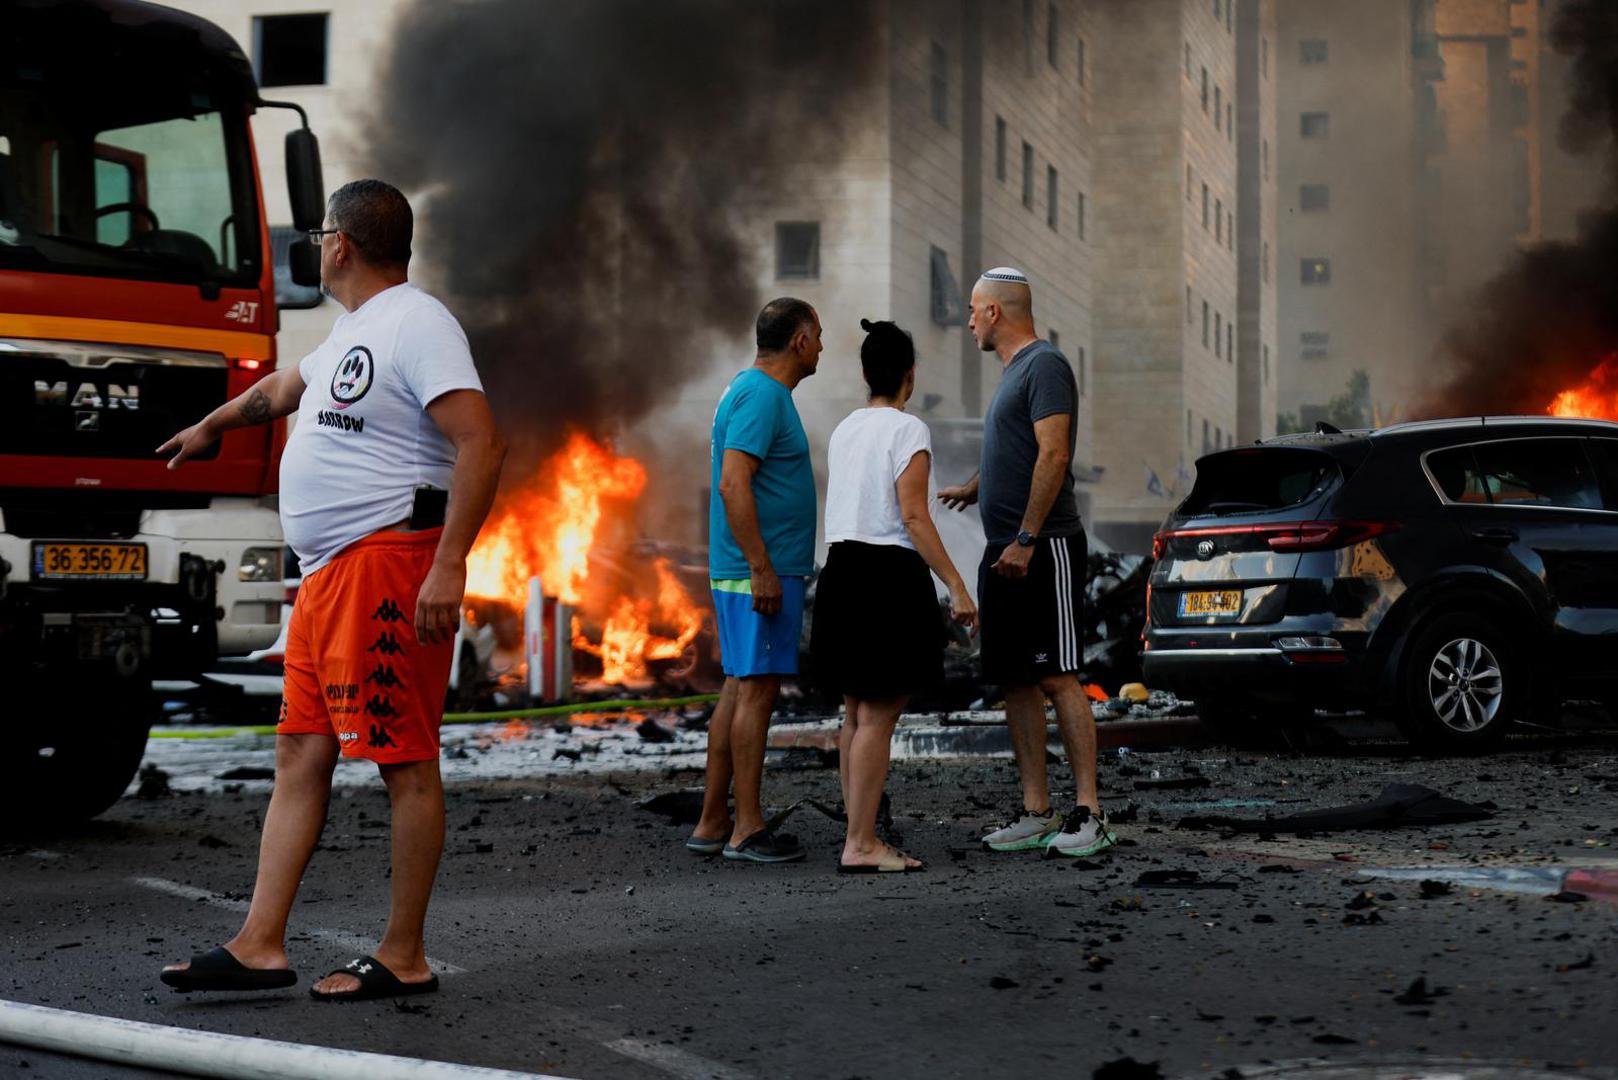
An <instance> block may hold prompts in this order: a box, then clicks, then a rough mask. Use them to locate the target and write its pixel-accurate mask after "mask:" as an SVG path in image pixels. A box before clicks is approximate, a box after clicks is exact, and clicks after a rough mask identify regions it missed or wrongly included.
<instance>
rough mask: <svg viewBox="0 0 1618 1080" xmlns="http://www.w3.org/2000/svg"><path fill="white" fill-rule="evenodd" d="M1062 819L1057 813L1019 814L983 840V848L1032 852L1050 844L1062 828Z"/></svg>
mask: <svg viewBox="0 0 1618 1080" xmlns="http://www.w3.org/2000/svg"><path fill="white" fill-rule="evenodd" d="M1061 825H1062V819H1061V818H1059V817H1057V816H1056V811H1054V810H1047V811H1045V812H1044V813H1043V814H1036V813H1034V812H1033V811H1032V810H1022V811H1020V812H1018V813H1017V814H1016V815H1015V816H1014V817H1013V818H1012V819H1011V820H1010V821H1008V822H1007V823H1006V824H1005V825H1003V826H1001V827H1000V828H998V829H996V830H994V832H992V833H990V834H989V835H988V836H985V837H984V838H983V846H984V847H985V848H987V849H989V850H990V851H1032V850H1034V849H1035V848H1042V847H1044V846H1045V845H1046V844H1047V843H1049V842H1050V838H1051V837H1053V836H1055V835H1056V833H1057V831H1058V830H1059V829H1060V828H1061Z"/></svg>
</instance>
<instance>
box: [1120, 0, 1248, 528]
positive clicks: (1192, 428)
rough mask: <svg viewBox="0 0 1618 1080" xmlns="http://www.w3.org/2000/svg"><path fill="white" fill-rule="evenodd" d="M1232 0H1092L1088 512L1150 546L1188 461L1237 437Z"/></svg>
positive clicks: (1187, 473) (1180, 487)
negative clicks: (1096, 474) (1092, 407)
mask: <svg viewBox="0 0 1618 1080" xmlns="http://www.w3.org/2000/svg"><path fill="white" fill-rule="evenodd" d="M1235 7H1236V4H1235V3H1234V2H1233V0H1130V2H1129V3H1111V2H1108V3H1097V4H1094V5H1092V7H1091V19H1092V25H1093V26H1094V27H1095V35H1094V36H1095V40H1096V48H1095V56H1096V61H1095V67H1096V78H1095V83H1096V88H1095V106H1094V107H1095V132H1096V151H1095V160H1096V166H1095V188H1096V197H1095V203H1096V216H1097V219H1098V222H1099V223H1100V229H1101V237H1100V248H1101V261H1100V265H1099V267H1098V269H1097V277H1096V281H1095V285H1094V287H1093V288H1094V295H1095V326H1096V330H1095V382H1096V395H1097V400H1096V411H1095V417H1096V445H1097V447H1098V456H1097V463H1098V464H1099V465H1101V466H1103V467H1104V468H1105V470H1106V471H1105V473H1104V474H1103V476H1102V477H1101V479H1100V482H1099V483H1098V485H1097V491H1096V498H1095V503H1096V506H1095V512H1094V514H1093V515H1092V525H1093V530H1094V532H1095V534H1096V535H1097V536H1099V537H1100V538H1101V539H1102V540H1103V541H1105V542H1106V543H1109V544H1111V545H1113V546H1115V547H1119V548H1123V549H1125V550H1131V551H1141V550H1145V549H1146V548H1147V547H1149V545H1150V539H1151V534H1152V533H1153V532H1154V531H1155V530H1156V529H1157V527H1158V526H1159V525H1160V524H1161V523H1162V520H1163V518H1164V516H1165V515H1166V514H1167V513H1168V511H1169V510H1170V509H1172V507H1173V505H1174V503H1175V502H1176V501H1177V500H1178V498H1179V497H1183V495H1184V494H1185V492H1186V491H1187V490H1188V489H1189V485H1190V482H1191V479H1192V468H1191V466H1192V462H1193V461H1194V460H1195V459H1196V458H1197V457H1198V456H1199V455H1201V454H1202V453H1205V452H1206V451H1208V450H1212V449H1215V448H1218V447H1223V446H1229V445H1233V444H1234V442H1235V441H1236V439H1237V437H1238V435H1237V432H1238V430H1239V428H1240V420H1239V416H1240V413H1241V402H1240V398H1241V382H1242V381H1241V378H1240V374H1239V372H1240V370H1241V369H1240V368H1239V366H1238V364H1237V359H1238V352H1239V346H1238V345H1237V341H1236V337H1237V322H1238V320H1239V311H1240V304H1239V301H1238V280H1237V278H1238V275H1237V236H1238V229H1239V227H1238V225H1237V208H1238V203H1239V201H1240V185H1239V183H1238V162H1239V158H1240V148H1239V146H1238V139H1237V126H1238V125H1237V121H1236V114H1237V111H1238V103H1237V100H1236V99H1237V97H1238V96H1239V92H1238V72H1237V66H1238V65H1237V40H1238V35H1237V23H1238V21H1239V20H1238V18H1237V15H1238V12H1237V11H1236V10H1235ZM1255 325H1257V324H1255ZM1259 360H1260V364H1262V352H1261V353H1260V358H1259Z"/></svg>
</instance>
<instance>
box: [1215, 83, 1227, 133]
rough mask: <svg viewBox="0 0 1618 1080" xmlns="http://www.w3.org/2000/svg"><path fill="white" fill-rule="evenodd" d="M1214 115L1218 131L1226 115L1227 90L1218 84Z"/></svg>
mask: <svg viewBox="0 0 1618 1080" xmlns="http://www.w3.org/2000/svg"><path fill="white" fill-rule="evenodd" d="M1213 116H1214V130H1215V131H1218V130H1219V128H1220V126H1221V125H1222V124H1223V123H1224V117H1225V92H1224V91H1223V90H1221V89H1219V87H1217V86H1216V87H1214V110H1213Z"/></svg>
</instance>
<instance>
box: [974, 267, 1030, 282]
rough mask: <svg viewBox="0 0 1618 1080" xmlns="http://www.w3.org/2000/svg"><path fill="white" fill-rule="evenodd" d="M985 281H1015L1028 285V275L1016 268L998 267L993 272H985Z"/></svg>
mask: <svg viewBox="0 0 1618 1080" xmlns="http://www.w3.org/2000/svg"><path fill="white" fill-rule="evenodd" d="M983 280H985V281H1015V282H1019V283H1020V284H1023V285H1026V284H1028V275H1027V274H1025V273H1023V272H1022V271H1021V270H1018V269H1017V268H1016V267H1014V266H997V267H995V268H994V269H993V270H985V271H983Z"/></svg>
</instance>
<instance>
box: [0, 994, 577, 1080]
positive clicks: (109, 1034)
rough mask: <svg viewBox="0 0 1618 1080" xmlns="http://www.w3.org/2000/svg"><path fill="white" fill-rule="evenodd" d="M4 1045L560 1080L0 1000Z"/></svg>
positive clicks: (297, 1076)
mask: <svg viewBox="0 0 1618 1080" xmlns="http://www.w3.org/2000/svg"><path fill="white" fill-rule="evenodd" d="M0 1042H7V1043H13V1044H16V1045H18V1046H31V1047H33V1048H35V1049H36V1050H46V1051H50V1052H52V1053H58V1054H68V1055H71V1056H73V1057H87V1058H94V1059H97V1060H100V1061H111V1062H115V1063H117V1064H120V1065H129V1066H138V1067H141V1068H146V1069H166V1070H170V1071H173V1072H178V1073H184V1074H186V1075H188V1076H211V1077H220V1078H225V1080H352V1078H353V1077H356V1076H385V1077H389V1078H390V1080H559V1078H555V1077H550V1076H546V1075H544V1074H540V1073H526V1072H511V1071H509V1070H506V1069H486V1068H482V1067H480V1066H476V1065H457V1064H455V1063H454V1062H450V1061H429V1060H426V1059H425V1058H406V1057H394V1056H393V1055H391V1054H372V1053H366V1052H363V1051H359V1050H342V1049H339V1048H336V1047H330V1046H309V1045H306V1044H304V1043H292V1042H277V1041H275V1040H273V1039H257V1038H250V1037H248V1036H244V1035H222V1034H218V1033H215V1032H211V1031H196V1030H193V1029H190V1028H178V1027H164V1026H162V1025H159V1024H143V1023H141V1022H139V1021H136V1020H120V1019H118V1018H117V1017H112V1016H96V1015H94V1014H92V1013H80V1012H69V1011H67V1010H65V1009H50V1008H46V1007H44V1006H42V1005H26V1004H23V1003H22V1002H17V1001H0Z"/></svg>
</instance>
